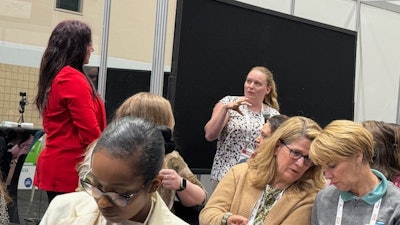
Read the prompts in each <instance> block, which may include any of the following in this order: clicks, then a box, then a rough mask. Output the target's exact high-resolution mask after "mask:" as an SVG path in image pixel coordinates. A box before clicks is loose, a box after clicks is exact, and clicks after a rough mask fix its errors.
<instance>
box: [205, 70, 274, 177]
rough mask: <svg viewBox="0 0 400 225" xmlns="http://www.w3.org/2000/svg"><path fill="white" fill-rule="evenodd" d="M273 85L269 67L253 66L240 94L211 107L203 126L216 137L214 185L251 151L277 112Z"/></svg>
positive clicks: (211, 138)
mask: <svg viewBox="0 0 400 225" xmlns="http://www.w3.org/2000/svg"><path fill="white" fill-rule="evenodd" d="M277 98H278V94H277V91H276V85H275V81H274V78H273V75H272V73H271V71H269V70H268V69H267V68H265V67H263V66H256V67H253V68H252V69H251V70H250V72H249V73H248V75H247V78H246V80H245V82H244V96H226V97H224V98H222V99H221V100H220V101H219V102H218V103H217V104H216V105H215V107H214V109H213V113H212V116H211V119H210V120H209V121H208V122H207V124H206V125H205V127H204V131H205V138H206V139H207V140H208V141H214V140H216V139H218V141H217V152H216V154H215V157H214V163H213V166H212V170H211V180H212V182H214V185H216V184H217V183H218V182H219V181H220V180H221V178H222V177H223V176H224V175H225V174H226V172H228V170H229V169H230V168H231V167H232V166H234V165H236V164H237V163H238V162H239V161H241V160H244V159H246V158H248V157H250V156H251V155H252V153H253V152H254V150H255V148H256V146H255V139H256V138H257V136H258V135H259V134H260V130H261V128H262V126H263V125H264V123H265V119H264V116H265V117H267V118H269V117H270V116H273V115H278V114H279V112H278V110H279V104H278V100H277Z"/></svg>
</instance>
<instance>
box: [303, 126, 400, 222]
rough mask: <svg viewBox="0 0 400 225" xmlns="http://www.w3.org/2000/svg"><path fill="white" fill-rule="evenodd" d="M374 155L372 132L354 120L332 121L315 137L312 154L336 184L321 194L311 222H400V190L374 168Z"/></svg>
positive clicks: (311, 148)
mask: <svg viewBox="0 0 400 225" xmlns="http://www.w3.org/2000/svg"><path fill="white" fill-rule="evenodd" d="M373 155H374V141H373V137H372V135H371V133H370V132H368V130H367V129H365V128H364V127H363V126H362V125H360V124H358V123H355V122H353V121H349V120H335V121H332V122H331V123H330V124H328V125H327V126H326V127H325V128H324V130H323V131H322V132H321V134H319V135H318V136H317V137H316V138H315V139H314V141H313V143H312V144H311V147H310V157H311V159H312V160H313V161H314V162H315V163H316V164H318V165H321V166H323V167H324V168H325V177H326V178H327V179H330V180H331V183H332V184H333V185H330V186H329V187H328V188H326V189H324V190H322V191H320V192H319V193H318V195H317V198H316V200H315V203H314V206H313V211H312V220H311V224H312V225H326V224H354V225H364V224H386V225H394V224H400V189H398V188H397V187H396V186H395V185H394V184H393V183H391V182H390V181H387V179H386V177H385V176H384V175H383V174H382V173H381V172H379V171H377V170H371V167H370V162H371V161H372V156H373Z"/></svg>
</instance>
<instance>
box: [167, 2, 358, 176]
mask: <svg viewBox="0 0 400 225" xmlns="http://www.w3.org/2000/svg"><path fill="white" fill-rule="evenodd" d="M355 56H356V33H355V32H352V31H348V30H344V29H340V28H336V27H332V26H328V25H324V24H320V23H316V22H312V21H308V20H304V19H300V18H297V17H294V16H289V15H285V14H281V13H277V12H274V11H270V10H265V9H261V8H258V7H254V6H250V5H247V4H243V3H238V2H234V1H228V0H224V1H217V0H196V1H192V0H178V4H177V16H176V28H175V37H174V49H173V62H172V73H171V75H172V78H174V82H176V83H175V85H176V88H175V89H173V90H174V93H173V94H170V93H169V94H168V96H169V98H170V100H171V102H173V104H174V113H175V117H176V127H175V136H176V137H177V141H178V145H179V150H180V151H181V154H182V155H183V157H184V158H185V160H186V161H187V162H188V164H189V166H190V167H191V168H192V169H194V170H195V171H196V169H198V170H197V172H199V171H200V172H208V171H209V169H210V168H211V165H212V161H213V157H214V154H215V142H211V143H209V142H207V141H206V140H205V139H204V130H203V128H204V125H205V123H206V122H207V121H208V120H209V118H210V116H211V113H212V109H213V106H214V105H215V103H216V102H217V101H218V100H219V99H220V98H222V97H224V96H225V95H242V94H243V83H244V80H245V77H246V75H247V73H248V71H249V70H250V69H251V68H252V67H253V66H256V65H263V66H266V67H268V68H269V69H270V70H271V71H272V72H273V73H274V76H275V80H276V83H277V87H278V94H279V102H280V105H281V110H280V111H281V113H283V114H287V115H290V116H293V115H303V116H307V117H310V118H312V119H314V120H315V121H317V122H318V123H319V124H320V125H321V126H325V125H326V124H327V123H329V122H330V121H331V120H333V119H353V112H354V102H353V99H354V79H355V64H356V61H355Z"/></svg>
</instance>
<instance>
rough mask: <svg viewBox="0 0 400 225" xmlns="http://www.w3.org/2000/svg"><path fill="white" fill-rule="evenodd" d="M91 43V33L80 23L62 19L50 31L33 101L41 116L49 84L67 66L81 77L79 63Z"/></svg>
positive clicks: (88, 28)
mask: <svg viewBox="0 0 400 225" xmlns="http://www.w3.org/2000/svg"><path fill="white" fill-rule="evenodd" d="M91 43H92V31H91V29H90V27H89V26H88V25H87V24H85V23H83V22H81V21H77V20H66V21H63V22H60V23H59V24H58V25H57V26H56V27H55V28H54V30H53V32H52V33H51V35H50V38H49V42H48V45H47V48H46V50H45V51H44V53H43V57H42V61H41V63H40V69H39V82H38V93H37V96H36V99H35V103H36V106H37V108H38V109H39V112H41V113H42V112H43V110H44V109H45V108H46V103H47V95H48V92H49V91H50V87H51V83H52V82H53V80H54V78H55V77H56V75H57V73H58V72H60V70H61V69H62V68H63V67H65V66H67V65H68V66H71V67H73V68H75V69H77V70H79V71H81V72H82V74H84V73H83V64H84V62H85V58H86V55H87V51H88V50H87V48H88V47H89V46H90V45H91ZM85 77H86V79H87V80H88V82H89V84H90V85H91V88H92V93H93V96H96V90H95V88H94V86H93V84H92V82H91V81H90V80H89V79H88V77H87V76H86V75H85Z"/></svg>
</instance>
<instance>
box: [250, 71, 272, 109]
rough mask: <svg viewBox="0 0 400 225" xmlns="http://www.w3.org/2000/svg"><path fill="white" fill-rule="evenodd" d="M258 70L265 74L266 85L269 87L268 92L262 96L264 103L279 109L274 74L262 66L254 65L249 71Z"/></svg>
mask: <svg viewBox="0 0 400 225" xmlns="http://www.w3.org/2000/svg"><path fill="white" fill-rule="evenodd" d="M253 70H258V71H260V72H262V73H263V74H265V76H266V80H267V86H269V87H270V88H271V91H270V92H269V94H267V95H265V96H264V103H265V104H267V105H268V106H270V107H272V108H274V109H276V110H278V111H279V103H278V91H277V88H276V84H275V81H274V75H273V74H272V72H271V71H270V70H269V69H267V68H266V67H264V66H255V67H253V68H252V69H251V70H250V71H253Z"/></svg>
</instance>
